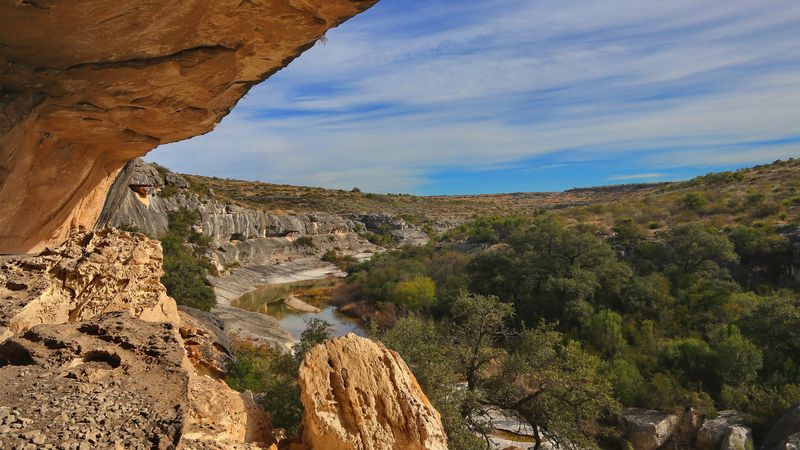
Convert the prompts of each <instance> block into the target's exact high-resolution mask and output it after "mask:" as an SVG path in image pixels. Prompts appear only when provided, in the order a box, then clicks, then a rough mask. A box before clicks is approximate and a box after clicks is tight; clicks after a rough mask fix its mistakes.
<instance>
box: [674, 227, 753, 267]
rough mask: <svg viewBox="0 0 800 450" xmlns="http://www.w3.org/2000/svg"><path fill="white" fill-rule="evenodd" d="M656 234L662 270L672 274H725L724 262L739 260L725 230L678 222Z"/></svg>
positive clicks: (731, 262) (725, 263)
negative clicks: (719, 230) (722, 231)
mask: <svg viewBox="0 0 800 450" xmlns="http://www.w3.org/2000/svg"><path fill="white" fill-rule="evenodd" d="M659 237H660V238H661V240H662V245H661V249H662V255H663V265H664V270H665V271H666V272H667V273H669V274H671V275H672V276H673V277H674V278H682V277H685V276H687V275H702V276H711V277H719V276H724V275H725V274H727V271H726V270H724V266H725V265H728V264H733V263H736V262H738V261H739V256H738V255H737V254H736V252H735V251H734V248H733V243H732V242H731V241H730V240H729V239H728V238H727V237H726V236H725V235H724V234H721V233H719V232H717V231H716V230H714V229H711V228H706V227H704V226H702V225H698V224H682V225H678V226H676V227H674V228H672V229H671V230H669V231H666V232H664V233H660V235H659Z"/></svg>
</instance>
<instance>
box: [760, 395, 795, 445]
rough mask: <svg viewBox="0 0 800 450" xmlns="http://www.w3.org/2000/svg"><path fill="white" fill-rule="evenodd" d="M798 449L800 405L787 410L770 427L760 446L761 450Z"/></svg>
mask: <svg viewBox="0 0 800 450" xmlns="http://www.w3.org/2000/svg"><path fill="white" fill-rule="evenodd" d="M794 448H800V403H798V404H796V405H794V406H792V407H791V408H789V409H788V410H787V411H786V412H785V413H783V415H782V416H781V417H780V418H779V419H778V420H777V421H776V422H775V423H774V424H773V425H772V428H770V430H769V433H767V436H766V438H765V439H764V442H763V443H762V445H761V449H762V450H789V449H792V450H794Z"/></svg>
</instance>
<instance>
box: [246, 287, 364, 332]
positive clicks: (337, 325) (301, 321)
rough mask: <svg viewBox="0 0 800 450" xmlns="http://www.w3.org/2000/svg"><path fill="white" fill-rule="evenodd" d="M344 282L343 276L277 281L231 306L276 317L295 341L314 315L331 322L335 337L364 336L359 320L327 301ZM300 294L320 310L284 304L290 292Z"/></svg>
mask: <svg viewBox="0 0 800 450" xmlns="http://www.w3.org/2000/svg"><path fill="white" fill-rule="evenodd" d="M341 283H342V280H341V279H340V278H322V279H316V280H304V281H296V282H291V283H278V284H270V285H266V286H261V287H259V288H258V289H256V290H255V291H252V292H248V293H246V294H244V295H242V296H241V297H239V298H238V299H236V300H234V301H233V302H231V306H234V307H237V308H241V309H244V310H246V311H252V312H258V313H261V314H266V315H269V316H271V317H273V318H275V319H276V320H277V321H278V323H279V324H280V326H281V328H283V329H284V330H286V331H288V332H289V334H290V335H291V336H292V338H293V339H294V340H299V339H300V335H301V334H302V332H303V330H305V328H306V322H307V321H308V320H310V319H312V318H318V319H323V320H325V321H327V322H329V323H330V324H331V325H332V327H331V334H332V335H333V336H344V335H345V334H347V333H355V334H357V335H359V336H365V335H366V333H365V332H364V329H363V328H362V327H361V325H360V323H359V322H358V321H357V320H355V319H353V318H351V317H348V316H346V315H344V314H342V313H340V312H339V311H337V310H336V307H335V306H332V305H329V304H328V301H329V300H330V296H331V295H332V293H333V291H334V290H335V289H336V288H337V287H338V286H339V285H340V284H341ZM292 294H294V295H297V296H300V297H301V298H302V299H303V301H305V302H306V303H308V304H310V305H312V306H316V307H317V308H319V309H320V312H319V313H303V312H298V311H295V310H292V309H290V308H288V307H287V306H286V305H285V304H284V302H283V301H284V300H285V299H286V298H287V297H288V296H289V295H292Z"/></svg>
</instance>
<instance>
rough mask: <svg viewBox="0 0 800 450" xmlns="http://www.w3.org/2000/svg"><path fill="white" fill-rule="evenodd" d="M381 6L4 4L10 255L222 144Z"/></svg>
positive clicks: (1, 103)
mask: <svg viewBox="0 0 800 450" xmlns="http://www.w3.org/2000/svg"><path fill="white" fill-rule="evenodd" d="M375 2H376V0H257V1H240V0H219V1H213V2H208V1H205V0H137V1H126V0H123V1H117V2H108V1H103V0H75V1H70V2H59V1H53V0H35V1H18V2H2V3H0V43H2V45H0V86H2V88H1V89H0V198H1V199H3V214H2V215H0V253H23V252H34V251H38V250H40V249H42V248H43V247H44V246H45V245H48V244H53V243H60V242H61V241H63V240H64V239H65V238H66V237H67V235H68V234H69V232H70V231H71V230H74V229H76V228H78V227H79V226H84V227H86V228H89V227H91V226H92V225H94V222H95V220H96V219H97V215H98V213H99V212H100V208H101V207H102V204H103V201H104V198H105V193H106V192H107V190H108V188H109V186H110V185H111V184H112V182H113V181H114V177H115V175H116V173H117V172H118V171H119V169H120V168H122V166H123V165H124V164H125V163H126V162H127V161H129V160H131V159H132V158H135V157H137V156H141V155H144V154H145V153H147V152H148V151H150V150H152V149H153V148H155V147H156V146H158V145H161V144H166V143H169V142H175V141H179V140H182V139H187V138H190V137H192V136H195V135H198V134H203V133H206V132H208V131H210V130H212V129H213V128H214V127H215V125H216V124H217V123H219V121H220V120H221V119H222V118H223V117H224V116H225V115H227V114H228V113H229V112H230V110H231V108H232V107H233V106H234V105H235V104H236V102H237V101H238V100H239V99H240V98H241V97H242V96H244V94H246V93H247V92H248V91H249V90H250V88H251V87H252V86H254V85H255V84H257V83H259V82H261V81H264V80H265V79H267V78H268V77H269V76H270V75H272V74H274V73H275V72H277V71H278V70H280V69H281V68H283V67H285V66H286V65H287V64H289V63H290V62H291V61H292V60H293V59H294V58H296V57H297V56H299V55H300V54H301V53H302V52H303V51H305V50H306V49H308V48H310V47H311V46H313V45H314V43H315V42H316V41H317V40H319V39H320V38H321V37H322V36H324V34H325V32H326V31H327V30H328V29H330V28H331V27H334V26H337V25H339V24H340V23H342V22H343V21H345V20H346V19H348V18H349V17H351V16H353V15H355V14H357V13H359V12H361V11H364V10H365V9H367V8H369V7H370V6H372V5H373V4H374V3H375ZM54 36H57V37H58V38H57V39H54Z"/></svg>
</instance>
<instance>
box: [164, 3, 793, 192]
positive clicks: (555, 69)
mask: <svg viewBox="0 0 800 450" xmlns="http://www.w3.org/2000/svg"><path fill="white" fill-rule="evenodd" d="M405 2H408V3H405ZM382 8H385V9H382ZM799 20H800V3H797V2H796V1H792V0H774V1H770V2H752V1H744V0H727V1H726V0H703V1H696V0H693V1H689V0H673V1H670V2H655V1H648V2H642V1H637V0H604V1H601V2H578V1H576V0H561V1H556V0H484V1H477V0H475V1H464V0H458V1H456V0H449V1H443V0H427V1H419V2H417V1H411V0H383V1H382V2H381V3H379V4H378V6H376V7H375V9H374V11H370V12H367V13H365V14H364V16H363V17H359V18H356V19H354V20H353V21H352V22H350V23H347V24H345V25H343V26H342V27H340V28H339V29H337V30H333V31H331V32H330V33H329V42H328V44H327V45H326V46H317V47H316V48H314V49H312V50H311V51H309V52H308V54H306V55H304V56H303V57H302V58H300V59H299V60H297V61H296V62H295V63H294V64H293V65H292V66H291V67H290V68H288V69H285V70H284V71H283V72H281V73H279V74H278V75H276V76H275V77H274V78H273V79H272V80H270V81H268V82H267V83H265V84H264V85H262V86H259V87H257V88H255V89H254V90H253V92H251V93H250V94H249V95H248V97H247V98H246V99H245V100H244V101H242V102H241V103H240V105H239V106H238V107H237V109H236V110H234V112H233V113H232V114H231V115H230V116H229V117H228V118H226V119H225V120H224V121H223V123H222V125H221V126H220V127H219V129H218V130H217V131H215V132H213V133H210V134H208V135H206V136H202V137H198V138H195V139H192V140H190V141H185V142H182V143H178V144H173V145H169V146H165V147H164V148H163V149H159V150H158V151H157V152H156V153H155V154H154V155H153V158H154V159H156V160H158V161H160V162H162V163H164V164H166V165H168V166H170V167H173V168H175V169H177V170H181V171H185V172H195V173H204V174H209V175H212V174H213V175H218V176H230V177H237V178H245V179H262V180H267V181H275V182H286V183H295V184H312V185H324V186H330V187H338V188H350V187H352V186H355V185H358V186H359V187H361V188H362V189H366V190H372V191H382V192H398V191H414V190H415V189H417V188H419V187H420V186H422V185H424V184H425V182H426V176H427V175H428V174H429V173H431V172H434V171H436V170H440V169H442V168H452V167H466V168H470V169H481V168H490V167H499V166H502V165H508V164H515V163H516V162H517V161H520V160H525V159H530V158H533V157H537V156H542V155H548V154H557V153H558V154H564V152H565V151H569V158H570V159H572V160H584V161H586V160H592V159H593V158H600V157H605V156H608V155H613V154H620V155H625V154H630V155H633V154H636V155H639V156H637V157H638V158H640V159H639V160H638V162H640V163H643V164H654V165H658V170H659V171H660V172H659V173H661V172H665V171H666V170H667V169H669V168H670V167H686V166H691V165H697V166H701V165H713V164H723V163H739V162H741V163H751V162H757V161H760V160H762V159H759V155H762V156H764V157H766V156H767V154H769V155H770V157H771V155H773V154H788V155H789V156H792V155H794V156H797V154H798V151H800V149H798V147H797V146H796V145H794V146H792V145H789V144H787V145H783V146H776V147H770V148H769V149H767V150H761V149H755V148H751V147H747V146H742V143H746V142H755V141H765V140H773V139H781V138H784V137H787V136H800V122H798V121H797V120H796V117H798V116H800V28H798V27H797V26H796V24H797V23H798V21H799ZM287 111H289V112H291V114H286V112H287ZM693 149H697V150H693ZM187 155H191V157H190V158H187ZM693 155H697V156H696V157H695V156H693ZM560 163H563V162H560ZM620 169H621V170H624V169H625V168H624V167H623V168H620ZM634 170H635V169H634ZM617 173H620V172H619V171H618V172H617Z"/></svg>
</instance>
